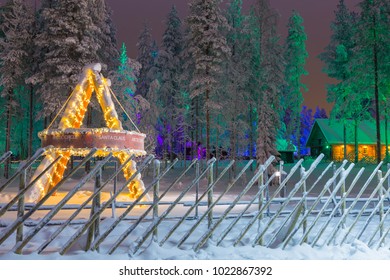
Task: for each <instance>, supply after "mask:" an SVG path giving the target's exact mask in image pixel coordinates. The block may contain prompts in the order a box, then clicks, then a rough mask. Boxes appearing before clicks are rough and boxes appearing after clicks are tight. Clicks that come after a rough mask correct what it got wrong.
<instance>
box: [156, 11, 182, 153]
mask: <svg viewBox="0 0 390 280" xmlns="http://www.w3.org/2000/svg"><path fill="white" fill-rule="evenodd" d="M182 48H183V35H182V32H181V20H180V18H179V16H178V14H177V10H176V7H175V6H173V7H172V9H171V11H170V13H169V14H168V17H167V20H166V29H165V32H164V34H163V38H162V44H161V50H160V53H159V56H158V61H157V65H158V66H157V67H158V69H159V74H158V79H159V83H160V90H159V93H158V95H159V103H160V122H161V124H162V136H163V140H164V143H163V156H164V157H165V155H167V153H168V151H169V157H170V160H172V159H173V151H174V148H175V146H176V145H177V144H176V141H175V138H176V137H175V136H179V135H178V134H179V131H182V129H183V128H182V125H183V123H182V119H181V117H182V100H181V99H182V95H181V87H180V73H181V69H182V62H181V59H180V55H181V51H182Z"/></svg>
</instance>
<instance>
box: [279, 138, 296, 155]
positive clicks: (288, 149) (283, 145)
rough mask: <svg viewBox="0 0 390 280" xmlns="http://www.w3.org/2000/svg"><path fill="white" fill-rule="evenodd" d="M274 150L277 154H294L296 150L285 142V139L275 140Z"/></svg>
mask: <svg viewBox="0 0 390 280" xmlns="http://www.w3.org/2000/svg"><path fill="white" fill-rule="evenodd" d="M276 150H278V151H279V152H295V151H296V150H297V148H296V147H295V146H294V145H292V144H290V145H289V143H288V142H287V140H285V139H281V138H279V139H276Z"/></svg>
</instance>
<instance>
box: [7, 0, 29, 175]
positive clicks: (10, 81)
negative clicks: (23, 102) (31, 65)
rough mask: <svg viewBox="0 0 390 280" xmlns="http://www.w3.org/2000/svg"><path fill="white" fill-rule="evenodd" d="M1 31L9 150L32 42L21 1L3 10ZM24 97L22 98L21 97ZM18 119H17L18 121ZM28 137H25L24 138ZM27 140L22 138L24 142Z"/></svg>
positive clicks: (13, 0) (10, 2)
mask: <svg viewBox="0 0 390 280" xmlns="http://www.w3.org/2000/svg"><path fill="white" fill-rule="evenodd" d="M1 17H2V20H1V24H0V31H1V32H2V33H3V37H1V38H0V54H1V55H0V57H1V60H0V64H1V67H0V86H1V87H2V92H1V97H2V98H3V99H5V100H6V116H5V117H6V123H7V125H6V132H5V135H6V137H5V151H9V150H11V125H12V118H13V116H14V115H16V116H20V114H16V112H17V110H15V109H16V108H18V106H19V105H20V104H18V101H19V100H20V96H19V97H18V96H16V95H17V94H20V93H23V92H24V91H23V90H22V88H23V86H24V85H25V78H26V73H28V55H29V48H30V47H31V40H32V26H33V21H34V17H33V12H32V10H31V9H29V8H27V6H26V5H25V2H24V1H22V0H10V1H8V2H7V3H6V4H5V6H3V7H2V13H1ZM24 98H25V97H24ZM20 121H21V120H20V119H19V122H20ZM26 136H27V135H26ZM26 139H28V137H25V138H24V140H26ZM9 163H10V162H9V160H7V162H6V163H5V167H4V177H6V178H8V175H9Z"/></svg>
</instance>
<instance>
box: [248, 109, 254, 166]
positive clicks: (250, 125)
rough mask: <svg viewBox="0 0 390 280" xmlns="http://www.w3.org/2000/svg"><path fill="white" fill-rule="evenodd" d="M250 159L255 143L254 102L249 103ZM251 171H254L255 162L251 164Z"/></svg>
mask: <svg viewBox="0 0 390 280" xmlns="http://www.w3.org/2000/svg"><path fill="white" fill-rule="evenodd" d="M249 122H250V123H249V129H250V131H249V159H250V160H251V159H252V150H253V147H254V144H253V119H252V104H250V105H249ZM250 171H253V164H251V166H250Z"/></svg>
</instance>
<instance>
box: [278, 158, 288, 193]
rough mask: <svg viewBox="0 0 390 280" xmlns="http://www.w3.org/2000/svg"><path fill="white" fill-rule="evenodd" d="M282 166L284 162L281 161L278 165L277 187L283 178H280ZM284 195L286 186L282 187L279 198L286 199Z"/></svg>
mask: <svg viewBox="0 0 390 280" xmlns="http://www.w3.org/2000/svg"><path fill="white" fill-rule="evenodd" d="M283 165H284V161H283V160H281V161H280V164H279V176H277V177H278V184H279V186H280V185H281V184H282V180H283V178H282V176H283ZM286 195H287V188H286V186H284V187H283V189H282V190H281V192H280V196H281V197H286Z"/></svg>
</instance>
